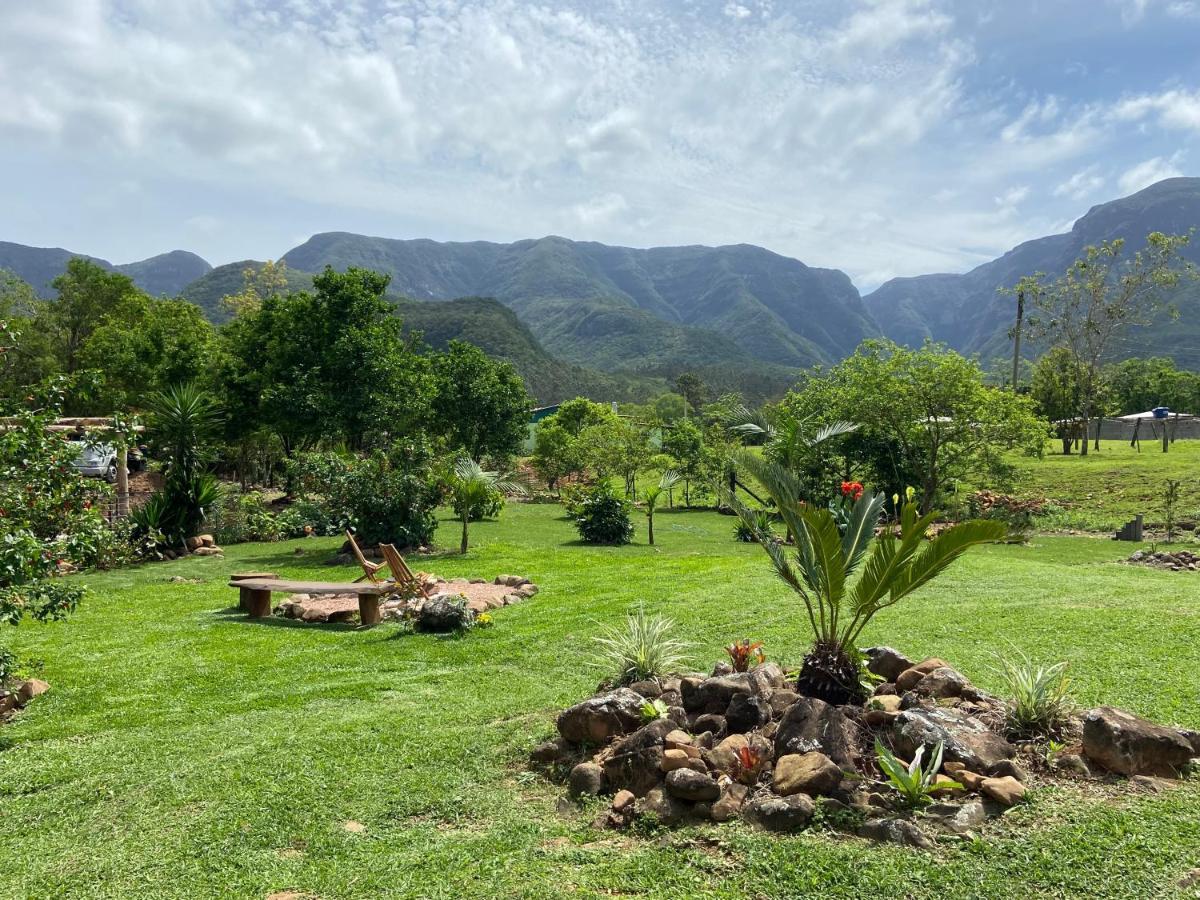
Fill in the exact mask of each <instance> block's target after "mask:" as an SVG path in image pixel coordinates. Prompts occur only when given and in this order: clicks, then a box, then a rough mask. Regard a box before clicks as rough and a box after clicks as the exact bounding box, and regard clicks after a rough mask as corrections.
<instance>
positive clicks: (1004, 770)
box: [988, 759, 1029, 784]
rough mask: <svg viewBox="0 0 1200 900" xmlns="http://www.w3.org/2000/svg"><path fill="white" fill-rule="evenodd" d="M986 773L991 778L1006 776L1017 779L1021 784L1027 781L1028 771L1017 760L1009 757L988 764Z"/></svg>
mask: <svg viewBox="0 0 1200 900" xmlns="http://www.w3.org/2000/svg"><path fill="white" fill-rule="evenodd" d="M988 775H990V776H992V777H993V778H1004V777H1005V776H1008V777H1009V778H1015V779H1017V781H1019V782H1021V784H1025V783H1026V782H1027V781H1029V773H1028V772H1026V771H1025V768H1024V767H1023V766H1022V765H1021V764H1020V763H1019V762H1016V761H1015V760H1011V759H1002V760H1000V761H999V762H998V763H996V764H995V765H994V766H989V767H988Z"/></svg>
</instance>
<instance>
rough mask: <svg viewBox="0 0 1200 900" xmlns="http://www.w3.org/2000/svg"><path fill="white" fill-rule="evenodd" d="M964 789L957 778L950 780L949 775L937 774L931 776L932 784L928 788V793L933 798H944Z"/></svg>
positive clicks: (963, 785)
mask: <svg viewBox="0 0 1200 900" xmlns="http://www.w3.org/2000/svg"><path fill="white" fill-rule="evenodd" d="M965 787H966V785H965V784H963V783H962V782H961V781H959V780H958V779H957V778H951V777H950V776H949V775H942V774H940V773H939V774H937V775H934V776H933V783H932V784H931V785H930V786H929V793H930V795H931V796H933V797H945V796H948V795H951V794H958V793H961V792H962V791H963V789H964V788H965Z"/></svg>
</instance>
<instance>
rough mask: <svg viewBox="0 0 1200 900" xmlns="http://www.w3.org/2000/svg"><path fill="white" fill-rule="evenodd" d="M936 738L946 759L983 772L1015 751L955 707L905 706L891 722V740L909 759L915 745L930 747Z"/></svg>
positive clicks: (896, 749) (895, 747)
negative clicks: (943, 750) (924, 707)
mask: <svg viewBox="0 0 1200 900" xmlns="http://www.w3.org/2000/svg"><path fill="white" fill-rule="evenodd" d="M939 668H940V667H939ZM910 671H911V670H910ZM938 741H941V742H942V744H943V746H944V748H945V757H944V758H945V759H946V761H947V762H960V763H962V764H963V765H964V766H966V767H967V768H968V769H970V770H972V771H974V772H986V771H988V770H990V769H991V767H992V766H994V765H996V764H997V763H998V762H1000V760H1002V759H1011V758H1012V755H1013V753H1014V752H1015V750H1014V748H1013V746H1012V744H1010V743H1009V742H1008V741H1006V740H1005V739H1004V738H1002V737H1000V735H998V734H996V733H995V732H994V731H991V730H990V729H988V727H987V726H986V725H985V724H984V723H983V722H981V721H979V720H978V719H976V718H974V717H972V716H969V715H967V714H966V713H964V712H962V711H961V710H957V709H951V708H943V707H938V708H935V709H920V708H914V709H907V710H905V711H904V712H902V713H900V715H898V716H897V717H896V720H895V721H894V722H893V723H892V744H893V747H894V749H895V751H896V753H897V755H899V756H901V757H903V758H904V759H912V757H913V754H914V753H916V752H917V748H918V747H920V746H922V745H927V746H929V747H930V748H932V747H933V746H934V745H935V744H937V742H938Z"/></svg>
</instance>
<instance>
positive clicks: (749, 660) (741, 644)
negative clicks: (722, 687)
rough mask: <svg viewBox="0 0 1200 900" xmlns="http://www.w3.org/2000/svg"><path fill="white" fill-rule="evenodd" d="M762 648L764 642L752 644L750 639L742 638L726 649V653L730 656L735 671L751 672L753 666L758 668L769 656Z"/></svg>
mask: <svg viewBox="0 0 1200 900" xmlns="http://www.w3.org/2000/svg"><path fill="white" fill-rule="evenodd" d="M762 646H763V645H762V641H755V642H754V643H751V642H750V639H749V638H742V640H740V641H734V642H733V643H732V644H730V645H729V646H728V647H726V648H725V652H726V653H728V654H729V661H730V662H731V663H732V664H733V671H735V672H749V671H750V667H751V666H752V665H755V666H757V665H760V664H762V663H764V662H766V661H767V654H766V653H764V652H763V649H762Z"/></svg>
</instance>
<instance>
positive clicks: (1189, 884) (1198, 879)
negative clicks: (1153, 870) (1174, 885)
mask: <svg viewBox="0 0 1200 900" xmlns="http://www.w3.org/2000/svg"><path fill="white" fill-rule="evenodd" d="M1198 884H1200V869H1192V871H1190V872H1188V873H1187V874H1186V875H1184V876H1183V877H1182V878H1181V879H1179V889H1180V890H1181V891H1186V890H1187V889H1188V888H1193V887H1195V886H1196V885H1198Z"/></svg>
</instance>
